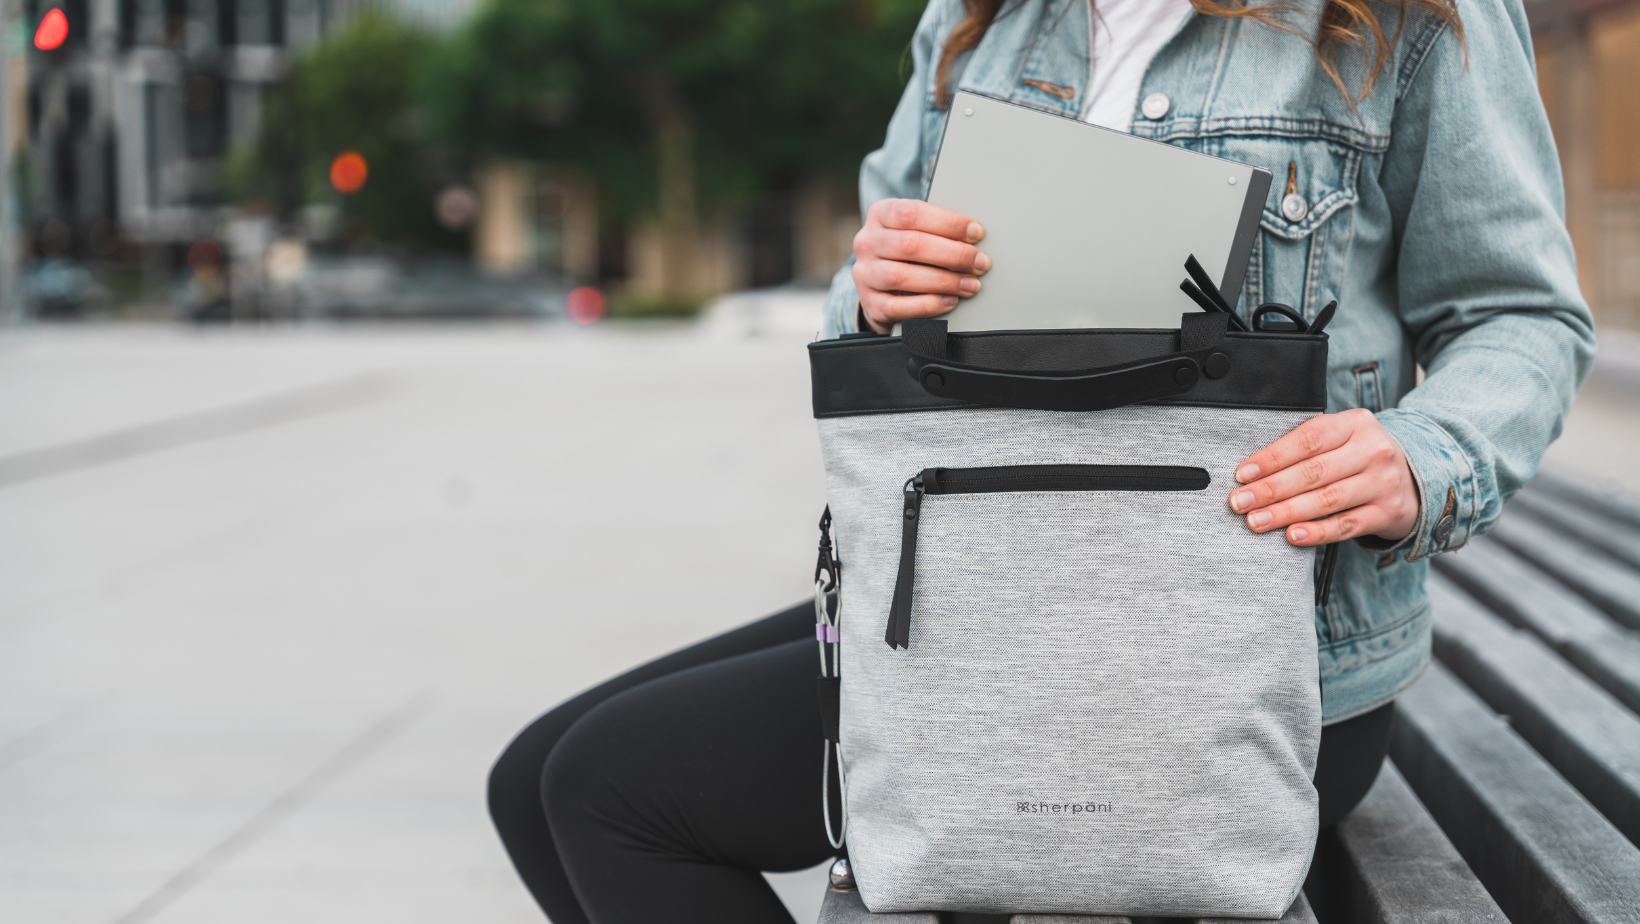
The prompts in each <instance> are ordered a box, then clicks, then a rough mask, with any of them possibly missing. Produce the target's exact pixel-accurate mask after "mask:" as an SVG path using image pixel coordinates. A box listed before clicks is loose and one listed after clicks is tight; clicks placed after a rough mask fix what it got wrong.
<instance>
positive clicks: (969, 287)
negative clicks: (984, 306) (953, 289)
mask: <svg viewBox="0 0 1640 924" xmlns="http://www.w3.org/2000/svg"><path fill="white" fill-rule="evenodd" d="M957 288H959V289H961V290H962V291H963V294H965V295H973V294H974V293H975V292H978V291H979V280H978V279H975V278H974V277H972V276H964V277H962V281H961V282H959V283H957Z"/></svg>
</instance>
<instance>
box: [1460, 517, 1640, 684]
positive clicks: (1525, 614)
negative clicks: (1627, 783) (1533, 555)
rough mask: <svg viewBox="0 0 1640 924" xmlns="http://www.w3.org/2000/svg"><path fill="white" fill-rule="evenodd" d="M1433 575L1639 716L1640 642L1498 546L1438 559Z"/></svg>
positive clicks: (1484, 545)
mask: <svg viewBox="0 0 1640 924" xmlns="http://www.w3.org/2000/svg"><path fill="white" fill-rule="evenodd" d="M1435 571H1436V573H1437V574H1438V575H1439V576H1440V577H1439V578H1434V579H1431V586H1433V585H1434V584H1435V583H1436V582H1437V581H1438V580H1441V579H1449V580H1451V581H1452V583H1454V584H1456V585H1457V586H1459V587H1461V588H1463V589H1464V591H1465V592H1467V593H1468V594H1469V595H1470V596H1471V597H1474V598H1475V599H1477V600H1479V601H1480V602H1481V603H1483V604H1485V605H1486V606H1487V607H1488V608H1490V609H1491V610H1492V611H1493V612H1494V613H1497V614H1498V615H1499V616H1502V617H1503V618H1504V619H1506V620H1508V621H1509V622H1510V623H1512V624H1513V625H1516V626H1519V627H1520V628H1522V629H1528V630H1530V631H1532V632H1534V633H1536V634H1537V636H1538V637H1539V638H1542V639H1543V640H1544V641H1545V642H1548V643H1549V646H1550V647H1551V648H1553V649H1554V650H1555V651H1557V652H1559V653H1560V656H1561V657H1563V658H1565V659H1566V660H1567V661H1570V662H1571V663H1572V664H1573V665H1575V666H1576V667H1577V668H1578V669H1579V670H1581V671H1583V673H1585V674H1587V675H1589V678H1590V679H1592V680H1593V681H1594V682H1595V683H1598V684H1600V685H1601V686H1602V687H1604V688H1605V689H1606V691H1607V692H1609V693H1611V694H1612V695H1613V696H1615V697H1617V698H1618V699H1619V700H1621V701H1622V702H1623V703H1624V704H1625V705H1627V706H1628V707H1629V708H1630V709H1632V710H1634V711H1635V712H1637V713H1640V636H1636V635H1635V634H1634V633H1632V632H1630V631H1629V630H1627V629H1625V628H1623V627H1621V626H1619V625H1617V624H1616V623H1614V622H1612V621H1611V620H1610V619H1609V618H1607V616H1606V614H1605V613H1602V612H1601V611H1599V610H1597V609H1595V608H1594V606H1593V604H1591V603H1589V602H1588V601H1587V600H1584V599H1583V598H1582V597H1580V596H1578V595H1577V594H1575V593H1573V592H1571V591H1570V590H1567V589H1566V588H1565V587H1563V586H1561V585H1560V584H1559V583H1558V582H1556V581H1555V580H1554V579H1553V578H1551V577H1549V576H1548V575H1546V574H1544V573H1543V572H1541V571H1539V570H1538V569H1537V568H1535V567H1533V566H1532V565H1531V563H1529V562H1527V561H1526V560H1524V559H1522V558H1521V557H1520V556H1518V555H1516V554H1515V553H1513V552H1511V551H1509V550H1508V549H1507V548H1505V547H1504V546H1501V545H1498V544H1497V543H1493V542H1474V543H1470V545H1469V546H1468V547H1467V548H1464V549H1462V550H1460V551H1458V552H1455V553H1452V554H1450V555H1441V556H1438V557H1437V558H1436V559H1435Z"/></svg>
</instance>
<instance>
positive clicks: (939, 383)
mask: <svg viewBox="0 0 1640 924" xmlns="http://www.w3.org/2000/svg"><path fill="white" fill-rule="evenodd" d="M923 387H924V388H927V389H930V390H934V391H938V390H939V389H941V388H944V387H945V379H942V378H940V374H939V373H938V372H930V373H928V374H927V375H925V376H923Z"/></svg>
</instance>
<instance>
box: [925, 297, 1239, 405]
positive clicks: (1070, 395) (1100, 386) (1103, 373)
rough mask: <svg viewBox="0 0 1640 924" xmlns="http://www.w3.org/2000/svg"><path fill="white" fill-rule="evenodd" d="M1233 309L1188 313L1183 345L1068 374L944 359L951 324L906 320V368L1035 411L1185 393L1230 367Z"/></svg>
mask: <svg viewBox="0 0 1640 924" xmlns="http://www.w3.org/2000/svg"><path fill="white" fill-rule="evenodd" d="M1229 321H1230V316H1229V315H1228V314H1223V313H1218V314H1197V313H1195V312H1191V313H1190V314H1186V315H1185V316H1184V319H1183V321H1182V323H1181V324H1180V326H1179V351H1178V352H1177V353H1168V354H1166V355H1164V356H1155V357H1151V358H1149V359H1140V360H1135V361H1133V362H1130V363H1121V364H1118V365H1115V366H1101V367H1098V368H1094V369H1081V370H1075V371H1070V372H1018V371H1014V370H1009V369H989V368H986V367H983V366H975V365H971V364H968V363H959V362H954V361H952V360H949V359H947V358H946V322H944V321H928V320H922V321H906V322H905V324H904V325H903V327H902V328H901V330H902V331H903V339H902V342H903V343H904V344H905V348H906V351H907V352H909V353H910V354H911V361H910V363H909V368H910V370H911V374H912V376H913V377H914V378H916V379H917V381H919V382H921V383H922V387H923V390H924V391H927V392H928V393H929V394H931V395H937V396H939V397H941V398H953V399H955V400H958V401H971V402H974V403H976V404H991V405H996V406H998V407H1013V408H1023V409H1026V410H1036V411H1104V410H1109V409H1111V408H1117V407H1126V406H1127V405H1130V404H1143V403H1144V402H1146V401H1155V400H1156V399H1158V398H1171V397H1173V396H1175V395H1182V394H1184V393H1185V392H1188V391H1190V390H1191V389H1192V388H1195V387H1196V383H1197V382H1199V381H1201V378H1202V376H1203V375H1206V376H1207V377H1208V378H1212V379H1217V378H1222V377H1223V376H1224V374H1225V373H1227V372H1229V371H1230V357H1229V355H1228V354H1226V353H1224V352H1223V346H1224V332H1225V328H1226V326H1227V325H1228V324H1229Z"/></svg>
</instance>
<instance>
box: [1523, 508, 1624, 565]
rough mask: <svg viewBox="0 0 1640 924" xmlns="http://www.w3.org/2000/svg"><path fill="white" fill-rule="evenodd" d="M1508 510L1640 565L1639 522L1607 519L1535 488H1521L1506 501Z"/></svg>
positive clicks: (1613, 555)
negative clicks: (1633, 524)
mask: <svg viewBox="0 0 1640 924" xmlns="http://www.w3.org/2000/svg"><path fill="white" fill-rule="evenodd" d="M1509 512H1510V513H1523V514H1525V515H1526V516H1527V517H1528V518H1529V519H1532V520H1535V521H1537V523H1538V524H1540V525H1542V526H1544V527H1546V528H1548V529H1552V530H1554V531H1556V532H1558V533H1560V534H1561V535H1563V536H1570V537H1571V538H1573V539H1577V540H1581V541H1583V542H1586V543H1588V544H1589V545H1592V546H1594V547H1596V548H1598V549H1600V551H1602V552H1605V553H1606V554H1607V555H1610V556H1611V557H1613V558H1615V559H1617V560H1618V561H1620V562H1622V563H1623V564H1624V565H1625V566H1627V567H1629V568H1640V526H1631V525H1630V524H1628V523H1625V522H1623V521H1621V520H1612V519H1606V518H1604V517H1600V516H1597V515H1595V514H1593V513H1590V512H1589V511H1587V510H1584V509H1583V508H1581V507H1576V506H1573V505H1571V504H1567V503H1565V502H1562V501H1560V500H1557V499H1556V498H1555V497H1554V496H1552V495H1546V494H1542V493H1539V492H1537V491H1522V492H1520V493H1519V494H1516V495H1515V496H1514V497H1513V498H1511V499H1510V501H1509Z"/></svg>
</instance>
